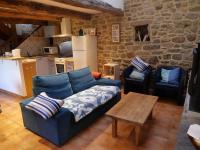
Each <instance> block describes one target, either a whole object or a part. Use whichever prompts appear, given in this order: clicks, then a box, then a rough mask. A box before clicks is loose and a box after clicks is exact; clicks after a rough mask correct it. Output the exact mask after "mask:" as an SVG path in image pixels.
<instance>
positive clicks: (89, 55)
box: [72, 35, 98, 71]
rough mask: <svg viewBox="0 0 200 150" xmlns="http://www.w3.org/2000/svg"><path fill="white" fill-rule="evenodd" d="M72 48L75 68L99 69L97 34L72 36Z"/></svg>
mask: <svg viewBox="0 0 200 150" xmlns="http://www.w3.org/2000/svg"><path fill="white" fill-rule="evenodd" d="M72 50H73V59H74V69H75V70H77V69H82V68H85V67H89V68H90V69H91V71H98V68H97V37H96V36H90V35H85V36H72Z"/></svg>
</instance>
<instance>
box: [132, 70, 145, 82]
mask: <svg viewBox="0 0 200 150" xmlns="http://www.w3.org/2000/svg"><path fill="white" fill-rule="evenodd" d="M129 77H130V78H133V79H138V80H144V73H142V72H139V71H137V70H133V71H132V72H131V74H130V75H129Z"/></svg>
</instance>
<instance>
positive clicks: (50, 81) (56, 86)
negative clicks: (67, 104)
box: [33, 73, 73, 99]
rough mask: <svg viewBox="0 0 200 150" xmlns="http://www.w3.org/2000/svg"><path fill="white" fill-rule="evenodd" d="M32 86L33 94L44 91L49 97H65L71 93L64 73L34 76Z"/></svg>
mask: <svg viewBox="0 0 200 150" xmlns="http://www.w3.org/2000/svg"><path fill="white" fill-rule="evenodd" d="M33 86H34V87H33V92H34V95H35V96H37V95H39V94H40V93H41V92H45V93H47V95H48V96H49V97H52V98H56V99H65V98H66V97H68V96H71V95H72V94H73V91H72V88H71V84H70V82H69V78H68V75H67V74H66V73H63V74H57V75H50V76H36V77H34V78H33Z"/></svg>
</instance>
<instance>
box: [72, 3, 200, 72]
mask: <svg viewBox="0 0 200 150" xmlns="http://www.w3.org/2000/svg"><path fill="white" fill-rule="evenodd" d="M114 23H119V24H120V28H121V41H120V43H112V38H111V26H112V24H114ZM144 24H149V26H150V38H151V41H150V42H142V43H140V42H135V39H134V35H135V33H134V32H135V29H134V26H137V25H144ZM88 27H96V28H97V36H98V50H99V51H98V62H99V69H100V71H101V70H102V65H103V64H104V63H107V62H118V63H119V64H120V66H121V69H122V70H123V69H124V67H126V66H128V65H129V63H130V59H131V58H132V57H134V56H135V55H139V56H141V57H142V58H143V59H144V60H146V61H147V62H149V63H150V64H151V65H153V66H154V67H155V66H157V65H178V66H182V67H184V68H185V69H187V68H190V67H191V64H192V63H191V62H192V49H193V48H195V47H196V42H200V1H199V0H151V1H150V0H125V9H124V16H123V17H116V16H112V15H109V14H100V15H96V16H93V17H92V19H91V20H90V21H85V20H72V31H73V34H76V35H77V34H78V31H79V29H80V28H88Z"/></svg>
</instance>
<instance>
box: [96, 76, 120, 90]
mask: <svg viewBox="0 0 200 150" xmlns="http://www.w3.org/2000/svg"><path fill="white" fill-rule="evenodd" d="M96 84H97V85H111V86H118V87H119V88H121V81H120V80H111V79H105V78H101V79H99V80H96Z"/></svg>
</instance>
